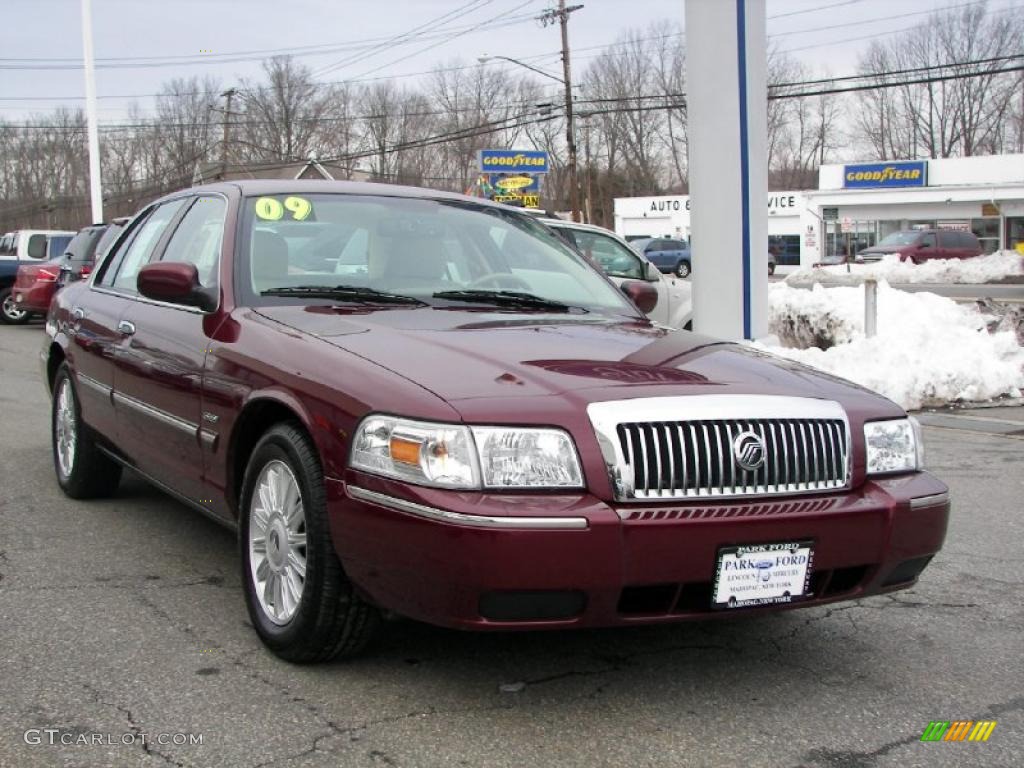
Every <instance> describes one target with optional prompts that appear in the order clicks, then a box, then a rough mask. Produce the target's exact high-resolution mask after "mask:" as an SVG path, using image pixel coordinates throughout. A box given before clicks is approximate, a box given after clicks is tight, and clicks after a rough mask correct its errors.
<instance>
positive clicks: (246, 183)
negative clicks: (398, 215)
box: [156, 179, 522, 212]
mask: <svg viewBox="0 0 1024 768" xmlns="http://www.w3.org/2000/svg"><path fill="white" fill-rule="evenodd" d="M215 192H219V193H221V194H231V193H234V192H240V193H241V194H242V196H243V197H254V196H259V195H282V194H288V193H291V194H307V195H313V194H335V195H377V196H380V197H401V198H412V199H421V200H462V201H465V202H472V203H476V204H478V205H483V206H487V207H493V208H497V209H501V210H507V211H519V212H522V208H518V207H516V206H511V205H502V204H501V203H495V202H493V201H491V200H488V199H486V198H483V197H472V196H470V195H461V194H458V193H457V192H444V191H442V190H439V189H427V188H425V187H407V186H401V185H399V184H380V183H377V182H371V181H331V180H328V179H240V180H237V181H223V182H217V183H215V184H203V185H200V186H196V187H186V188H184V189H179V190H177V191H176V192H173V193H171V194H169V195H165V196H164V197H162V198H160V200H157V201H156V202H160V201H162V200H170V199H173V198H175V197H179V196H181V195H183V194H194V195H203V194H209V193H215Z"/></svg>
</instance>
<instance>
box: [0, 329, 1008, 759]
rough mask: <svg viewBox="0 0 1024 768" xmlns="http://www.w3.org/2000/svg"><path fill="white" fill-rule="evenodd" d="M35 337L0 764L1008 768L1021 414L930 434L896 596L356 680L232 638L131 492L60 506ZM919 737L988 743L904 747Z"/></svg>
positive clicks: (8, 356) (341, 669)
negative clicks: (986, 730)
mask: <svg viewBox="0 0 1024 768" xmlns="http://www.w3.org/2000/svg"><path fill="white" fill-rule="evenodd" d="M41 341H42V326H41V325H40V324H38V323H36V324H32V325H29V326H25V327H0V437H2V441H3V442H2V444H3V446H4V450H3V452H2V453H0V484H2V493H0V766H11V767H12V768H23V767H28V766H104V765H110V766H136V765H138V766H147V765H153V766H159V765H176V766H220V765H224V766H267V765H273V766H289V767H292V766H294V767H295V768H299V767H300V766H339V765H343V766H474V767H475V766H523V765H532V766H537V767H538V768H541V767H546V766H586V768H593V767H594V766H667V765H671V766H718V765H721V766H737V765H744V766H806V767H807V768H875V766H901V767H904V768H906V767H910V766H945V765H949V766H968V765H970V766H973V765H978V766H1013V765H1020V764H1021V763H1022V758H1021V756H1020V755H1021V753H1022V750H1024V662H1022V658H1021V657H1022V651H1024V641H1022V632H1024V610H1022V607H1024V589H1022V586H1024V556H1022V551H1021V547H1022V544H1024V434H1021V433H1018V434H1014V432H1015V431H1016V430H1013V429H1011V428H1007V427H1005V425H1003V427H1002V428H1001V429H998V430H997V429H994V428H992V424H993V423H995V422H997V421H998V422H1007V421H1009V422H1013V421H1019V420H1020V419H1021V417H1020V414H1021V413H1022V412H1024V409H1021V408H1017V409H1002V410H999V411H992V412H990V413H981V412H978V415H975V416H974V420H973V421H971V420H970V419H967V421H963V420H961V421H959V422H952V423H951V422H949V421H948V419H947V420H945V421H944V420H943V419H939V420H938V423H937V422H936V421H935V420H934V419H932V420H931V423H932V424H935V426H928V427H927V428H926V442H927V449H928V463H929V465H930V468H931V469H932V470H933V471H934V472H935V473H936V474H938V475H939V476H940V477H942V478H943V479H944V480H945V481H946V482H947V483H949V485H950V486H951V489H952V496H953V503H954V517H953V520H952V524H951V528H950V531H949V538H948V540H947V543H946V548H945V549H944V550H943V552H942V553H941V554H940V555H939V556H938V557H937V558H936V560H935V561H934V563H933V564H932V566H931V567H930V568H929V569H928V570H927V571H926V572H925V574H924V576H923V578H922V581H921V582H920V584H919V585H918V586H917V587H915V588H914V589H912V590H908V591H904V592H900V593H897V594H895V595H891V596H886V597H876V598H870V599H866V600H862V601H857V602H853V603H844V604H839V605H836V606H833V607H831V608H820V609H807V610H803V611H793V612H789V613H784V614H776V615H774V616H770V617H765V618H743V617H735V618H730V619H727V620H722V621H717V622H711V623H704V624H684V625H678V626H674V627H657V628H636V629H629V630H619V629H616V630H604V631H588V632H559V633H542V634H504V635H479V634H468V633H459V632H454V631H448V630H440V629H435V628H432V627H428V626H424V625H420V624H415V623H412V622H405V621H401V622H394V623H391V624H389V625H388V627H387V630H386V632H385V634H384V637H383V639H382V641H381V642H380V643H379V645H378V646H377V647H376V648H375V649H374V651H373V652H371V653H370V654H368V655H366V656H364V657H362V658H360V659H358V660H355V661H349V662H338V663H332V664H328V665H322V666H313V667H296V666H291V665H289V664H286V663H284V662H281V661H279V660H277V659H276V658H275V657H273V656H271V655H270V654H269V653H268V652H266V651H265V650H263V647H262V646H261V645H260V644H259V642H258V640H257V638H256V635H255V634H254V633H253V631H252V629H251V628H250V626H249V621H248V617H247V615H246V611H245V606H244V603H243V599H242V594H241V588H240V582H239V574H238V567H237V558H236V548H235V539H234V536H233V534H231V533H230V532H228V531H227V530H224V529H222V528H220V527H218V526H216V525H215V524H214V523H211V522H209V521H208V520H206V519H204V518H202V517H201V516H199V515H197V514H195V513H193V512H192V511H190V510H189V509H187V508H185V507H183V506H181V505H179V504H178V503H176V502H174V501H172V500H171V499H169V498H167V497H166V496H164V495H162V494H161V493H159V492H157V491H155V490H152V489H150V488H149V487H147V486H146V485H144V484H143V483H142V482H140V481H138V480H137V479H134V478H128V479H127V480H126V481H125V482H123V483H122V486H121V490H120V492H119V494H118V496H117V498H116V499H114V500H110V501H104V502H89V503H83V502H72V501H70V500H68V499H66V498H65V497H64V496H63V495H62V494H61V492H60V491H59V489H58V488H57V485H56V482H55V481H54V478H53V468H52V465H51V454H50V439H49V403H48V398H47V395H46V393H45V390H44V388H43V386H42V383H41V381H40V378H39V372H38V366H37V362H36V355H37V352H38V349H39V345H40V343H41ZM965 415H968V416H969V415H970V414H965ZM1021 430H1022V432H1024V423H1022V424H1021ZM933 720H995V721H997V722H998V725H997V726H996V728H995V730H994V731H993V732H992V735H991V737H990V739H989V741H988V742H986V743H971V742H964V743H947V742H939V743H922V742H921V741H920V737H921V734H922V731H923V730H924V729H925V727H926V726H927V725H928V723H929V722H930V721H933ZM46 729H56V732H55V733H54V734H53V735H50V734H47V732H46ZM26 732H28V733H26ZM143 734H145V735H146V739H145V742H143V738H142V735H143ZM159 734H165V735H166V736H167V738H166V739H164V740H165V741H168V742H170V743H166V744H163V743H157V741H156V740H157V737H158V735H159ZM176 734H185V735H186V738H187V735H191V736H193V737H195V736H197V735H200V736H201V737H202V744H188V743H186V744H183V745H182V744H175V743H173V741H174V740H175V738H177V737H176V736H175V735H176ZM93 735H102V740H103V743H100V744H91V743H90V744H81V743H76V742H80V741H82V740H83V739H82V738H80V737H82V736H84V737H85V740H86V741H88V740H90V739H93ZM62 737H63V740H64V741H68V742H72V743H69V744H61V743H60V742H61V740H62ZM49 740H53V741H55V742H56V743H54V744H52V745H51V744H50V743H49ZM178 740H180V739H178ZM36 741H41V742H42V743H38V744H37V743H34V742H36ZM30 742H32V743H30ZM122 742H128V743H122Z"/></svg>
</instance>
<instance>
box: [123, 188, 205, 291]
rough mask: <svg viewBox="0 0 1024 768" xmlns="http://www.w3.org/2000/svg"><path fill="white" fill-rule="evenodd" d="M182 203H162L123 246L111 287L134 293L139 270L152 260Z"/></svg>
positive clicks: (182, 201) (175, 201) (176, 201)
mask: <svg viewBox="0 0 1024 768" xmlns="http://www.w3.org/2000/svg"><path fill="white" fill-rule="evenodd" d="M184 202H185V201H184V200H172V201H171V202H169V203H164V204H163V205H161V206H159V207H158V208H157V209H156V210H155V211H153V212H152V213H151V214H150V215H149V218H148V219H146V221H144V222H143V224H142V226H141V227H139V230H138V232H137V233H136V234H135V236H134V237H133V238H132V240H131V242H129V243H126V244H125V245H126V250H125V252H124V256H123V257H122V258H121V263H120V265H118V267H117V275H115V276H114V281H113V282H112V283H109V284H110V285H111V286H112V287H114V288H120V289H121V290H125V291H132V292H133V293H134V292H135V290H136V288H135V278H136V276H137V275H138V274H139V270H140V269H142V267H143V265H144V264H146V263H148V262H149V260H150V258H152V256H153V249H154V248H156V245H157V243H159V242H160V236H161V235H163V233H164V230H166V229H167V225H168V224H170V222H171V219H173V218H174V216H175V214H176V213H177V212H178V210H179V209H180V208H181V206H182V205H183V204H184ZM105 278H106V275H105V276H104V281H103V282H104V284H107V281H106V279H105Z"/></svg>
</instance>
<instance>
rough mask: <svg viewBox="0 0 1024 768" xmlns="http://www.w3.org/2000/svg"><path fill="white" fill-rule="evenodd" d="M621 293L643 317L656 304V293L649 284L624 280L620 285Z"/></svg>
mask: <svg viewBox="0 0 1024 768" xmlns="http://www.w3.org/2000/svg"><path fill="white" fill-rule="evenodd" d="M622 292H623V293H624V294H626V296H628V297H629V298H630V299H631V300H632V301H633V303H634V304H636V306H637V308H638V309H639V310H640V311H641V312H643V313H644V314H645V315H646V314H647V313H648V312H650V311H651V310H652V309H654V308H655V307H656V306H657V304H658V291H657V290H656V289H655V287H654V286H653V285H651V284H650V283H644V282H641V281H639V280H626V281H625V282H624V283H622Z"/></svg>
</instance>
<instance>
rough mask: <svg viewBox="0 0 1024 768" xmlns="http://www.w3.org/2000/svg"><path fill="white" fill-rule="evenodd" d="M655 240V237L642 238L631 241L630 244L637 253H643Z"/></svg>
mask: <svg viewBox="0 0 1024 768" xmlns="http://www.w3.org/2000/svg"><path fill="white" fill-rule="evenodd" d="M653 239H654V238H653V237H641V238H640V239H639V240H632V241H630V243H629V244H630V246H631V247H632V248H633V250H634V251H636V252H637V253H643V252H644V248H646V247H647V244H648V243H650V242H651V241H652V240H653Z"/></svg>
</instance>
